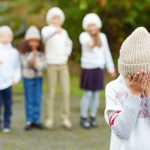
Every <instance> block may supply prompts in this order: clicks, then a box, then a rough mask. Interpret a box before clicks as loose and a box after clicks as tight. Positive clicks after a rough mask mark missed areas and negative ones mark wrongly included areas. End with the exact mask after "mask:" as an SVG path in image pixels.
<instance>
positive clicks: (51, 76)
mask: <svg viewBox="0 0 150 150" xmlns="http://www.w3.org/2000/svg"><path fill="white" fill-rule="evenodd" d="M57 76H58V70H57V66H56V65H48V103H47V117H48V118H47V120H53V119H54V97H55V90H56V84H57Z"/></svg>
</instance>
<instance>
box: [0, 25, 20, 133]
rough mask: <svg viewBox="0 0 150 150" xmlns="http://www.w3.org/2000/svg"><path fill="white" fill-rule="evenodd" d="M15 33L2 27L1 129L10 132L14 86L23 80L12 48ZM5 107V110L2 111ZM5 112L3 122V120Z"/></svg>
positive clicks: (0, 74) (0, 70)
mask: <svg viewBox="0 0 150 150" xmlns="http://www.w3.org/2000/svg"><path fill="white" fill-rule="evenodd" d="M12 40H13V32H12V30H11V28H10V27H8V26H1V27H0V128H1V129H3V132H4V133H8V132H10V128H11V115H12V86H13V85H15V84H16V83H17V82H18V81H19V80H20V78H21V67H20V58H19V53H18V51H17V50H16V49H15V48H14V47H13V46H12V44H11V42H12ZM2 107H3V109H2ZM2 110H4V118H3V122H2V120H1V117H2V114H3V112H2Z"/></svg>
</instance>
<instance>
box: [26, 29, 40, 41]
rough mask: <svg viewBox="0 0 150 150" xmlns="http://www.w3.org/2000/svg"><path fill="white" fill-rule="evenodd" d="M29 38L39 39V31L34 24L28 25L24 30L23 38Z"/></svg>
mask: <svg viewBox="0 0 150 150" xmlns="http://www.w3.org/2000/svg"><path fill="white" fill-rule="evenodd" d="M30 39H37V40H40V39H41V35H40V32H39V30H38V28H37V27H36V26H30V27H29V28H28V30H27V31H26V34H25V40H30Z"/></svg>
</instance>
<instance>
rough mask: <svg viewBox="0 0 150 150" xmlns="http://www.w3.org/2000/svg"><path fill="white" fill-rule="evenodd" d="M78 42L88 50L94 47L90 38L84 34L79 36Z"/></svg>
mask: <svg viewBox="0 0 150 150" xmlns="http://www.w3.org/2000/svg"><path fill="white" fill-rule="evenodd" d="M79 42H80V44H81V45H84V46H87V47H89V48H93V47H95V43H94V42H93V40H92V38H90V36H89V35H88V34H87V33H85V32H83V33H81V34H80V36H79Z"/></svg>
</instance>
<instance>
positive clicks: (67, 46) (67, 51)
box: [66, 32, 73, 56]
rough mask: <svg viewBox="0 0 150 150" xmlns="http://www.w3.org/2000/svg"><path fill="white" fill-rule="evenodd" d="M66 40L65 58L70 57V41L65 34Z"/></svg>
mask: <svg viewBox="0 0 150 150" xmlns="http://www.w3.org/2000/svg"><path fill="white" fill-rule="evenodd" d="M66 38H67V41H66V42H67V43H66V55H67V56H70V55H71V52H72V46H73V44H72V40H71V39H70V38H69V35H68V33H67V32H66Z"/></svg>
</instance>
